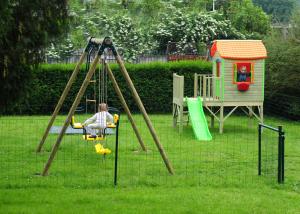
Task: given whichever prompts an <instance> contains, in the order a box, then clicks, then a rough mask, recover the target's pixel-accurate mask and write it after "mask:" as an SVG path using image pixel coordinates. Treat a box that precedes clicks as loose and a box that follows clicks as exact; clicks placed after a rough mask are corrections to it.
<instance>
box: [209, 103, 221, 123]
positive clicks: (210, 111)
mask: <svg viewBox="0 0 300 214" xmlns="http://www.w3.org/2000/svg"><path fill="white" fill-rule="evenodd" d="M205 108H206V109H207V110H208V111H209V113H211V115H213V116H214V118H216V119H217V120H218V121H219V122H220V119H219V118H218V116H217V115H216V114H215V113H214V112H213V111H212V110H210V108H208V107H207V106H205ZM219 111H220V109H219V110H218V111H217V112H219Z"/></svg>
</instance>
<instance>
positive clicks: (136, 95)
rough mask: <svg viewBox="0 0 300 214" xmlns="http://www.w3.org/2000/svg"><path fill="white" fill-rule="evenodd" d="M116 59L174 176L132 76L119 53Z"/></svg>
mask: <svg viewBox="0 0 300 214" xmlns="http://www.w3.org/2000/svg"><path fill="white" fill-rule="evenodd" d="M115 57H116V60H117V63H118V64H119V66H120V69H121V72H122V75H123V76H124V78H125V80H126V82H127V85H128V87H129V89H130V91H131V93H132V95H133V98H134V99H135V102H136V104H137V105H138V107H139V109H140V111H141V112H142V115H143V117H144V120H145V122H146V124H147V126H148V129H149V131H150V133H151V135H152V138H153V140H154V142H155V144H156V147H157V149H158V151H159V153H160V155H161V156H162V159H163V161H164V163H165V165H166V167H167V169H168V171H169V173H170V174H174V170H173V167H172V165H171V162H170V161H169V159H168V157H167V155H166V153H165V150H164V148H163V146H162V145H161V143H160V141H159V139H158V136H157V134H156V131H155V129H154V127H153V125H152V122H151V120H150V118H149V116H148V114H147V112H146V109H145V107H144V105H143V103H142V101H141V98H140V96H139V95H138V93H137V91H136V89H135V87H134V85H133V82H132V80H131V78H130V76H129V74H128V72H127V70H126V68H125V66H124V63H123V61H122V59H121V57H120V55H119V54H118V53H116V54H115Z"/></svg>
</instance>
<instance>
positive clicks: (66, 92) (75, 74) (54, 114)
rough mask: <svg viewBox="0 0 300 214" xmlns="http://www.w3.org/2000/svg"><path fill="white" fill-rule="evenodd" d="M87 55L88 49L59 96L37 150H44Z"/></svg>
mask: <svg viewBox="0 0 300 214" xmlns="http://www.w3.org/2000/svg"><path fill="white" fill-rule="evenodd" d="M86 55H87V52H86V51H85V52H83V54H82V55H81V57H80V59H79V61H78V63H77V65H76V67H75V69H74V71H73V73H72V75H71V77H70V79H69V81H68V83H67V85H66V87H65V89H64V91H63V93H62V95H61V96H60V98H59V101H58V103H57V105H56V107H55V109H54V112H53V113H52V116H51V118H50V121H49V122H48V126H47V128H46V130H45V132H44V134H43V137H42V139H41V141H40V143H39V145H38V147H37V149H36V152H40V151H41V150H42V147H43V145H44V143H45V140H46V138H47V136H48V134H49V131H50V129H51V127H52V125H53V123H54V120H55V118H56V116H57V114H58V113H59V111H60V109H61V106H62V105H63V103H64V101H65V99H66V97H67V95H68V93H69V91H70V89H71V86H72V85H73V83H74V81H75V79H76V77H77V75H78V73H79V70H80V66H81V65H82V63H83V61H84V59H85V57H86Z"/></svg>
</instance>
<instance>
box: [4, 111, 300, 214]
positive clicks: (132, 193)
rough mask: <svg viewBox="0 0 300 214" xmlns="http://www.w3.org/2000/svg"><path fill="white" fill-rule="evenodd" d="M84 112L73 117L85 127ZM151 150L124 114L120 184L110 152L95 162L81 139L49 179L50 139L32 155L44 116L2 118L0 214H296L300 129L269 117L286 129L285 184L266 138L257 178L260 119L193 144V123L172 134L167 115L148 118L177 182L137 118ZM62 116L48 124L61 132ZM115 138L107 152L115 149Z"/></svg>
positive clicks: (71, 141)
mask: <svg viewBox="0 0 300 214" xmlns="http://www.w3.org/2000/svg"><path fill="white" fill-rule="evenodd" d="M87 117H88V116H87V115H79V116H78V117H77V118H76V120H78V121H83V120H84V119H85V118H87ZM134 117H135V119H136V122H137V125H138V128H139V130H140V131H141V133H142V136H143V139H144V142H145V144H146V145H147V148H148V149H149V151H148V152H147V153H145V152H142V151H140V148H139V144H138V141H137V140H136V138H135V135H134V133H133V131H132V128H131V126H130V124H129V122H128V121H127V118H126V116H124V115H122V116H121V123H120V149H119V152H120V154H119V171H118V172H119V177H118V186H117V187H114V186H113V169H114V153H112V154H111V155H107V156H106V157H103V156H100V155H97V154H96V153H95V149H94V143H92V142H86V141H83V140H82V136H81V135H67V136H65V137H64V139H63V141H62V144H61V147H60V149H59V152H58V154H57V157H56V158H55V161H54V162H53V165H52V167H51V169H50V172H49V175H48V176H47V177H41V176H40V175H39V173H40V172H41V171H42V169H43V166H44V164H45V162H46V160H47V159H48V156H49V153H50V152H49V151H51V146H52V145H53V143H54V142H55V140H56V138H57V135H55V134H51V135H49V137H48V139H47V141H46V144H45V147H44V150H43V152H42V153H41V154H36V153H35V149H36V146H37V144H38V142H39V140H40V139H41V136H42V134H43V131H44V129H45V127H46V125H47V122H48V120H49V116H22V117H17V116H9V117H1V118H0V139H1V140H0V142H1V143H0V166H1V168H0V213H44V212H50V213H233V212H234V213H282V212H283V213H300V203H299V201H300V190H299V188H300V171H299V170H300V146H299V143H300V135H299V131H300V129H299V127H300V126H299V122H293V121H287V120H282V119H277V118H271V117H270V118H266V123H267V124H269V125H273V126H277V125H283V127H284V130H285V131H286V151H285V152H286V171H285V175H286V179H285V184H284V185H278V184H277V183H276V161H277V135H276V133H272V132H270V131H267V130H265V131H264V133H263V163H262V167H263V175H262V176H260V177H259V176H257V122H256V121H255V120H254V119H247V118H246V117H242V116H233V117H230V118H229V119H228V120H227V121H226V122H225V130H224V134H222V135H220V134H218V127H217V126H216V127H215V128H212V129H210V130H211V133H212V135H213V140H212V141H210V142H204V141H203V142H202V141H200V142H199V141H196V140H195V139H194V136H193V131H192V128H191V127H190V126H186V127H185V128H184V132H183V133H182V134H179V133H178V132H177V131H176V129H173V128H172V119H171V115H151V119H152V121H153V123H154V126H155V128H156V130H157V133H158V135H159V138H160V140H161V143H162V144H163V146H164V148H165V150H166V153H167V155H168V157H169V160H170V161H171V163H172V165H173V168H174V171H175V175H173V176H170V175H169V174H168V172H167V170H166V168H165V166H164V163H163V161H162V159H161V157H160V155H159V153H158V151H157V149H156V147H155V145H154V143H153V140H152V138H151V136H150V134H149V132H148V130H147V128H146V125H145V124H144V122H143V120H142V117H141V116H140V115H135V116H134ZM64 119H65V116H59V117H58V119H57V121H56V123H55V125H61V124H62V122H63V120H64ZM114 137H115V136H114V135H112V136H108V137H107V139H106V141H105V142H103V143H104V145H105V146H106V147H108V148H110V149H111V150H112V151H113V152H114V150H115V148H114V146H115V145H114Z"/></svg>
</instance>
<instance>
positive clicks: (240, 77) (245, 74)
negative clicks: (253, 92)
mask: <svg viewBox="0 0 300 214" xmlns="http://www.w3.org/2000/svg"><path fill="white" fill-rule="evenodd" d="M253 67H254V66H253V63H251V62H238V63H234V64H233V83H238V82H249V83H253V78H254V69H253Z"/></svg>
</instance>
